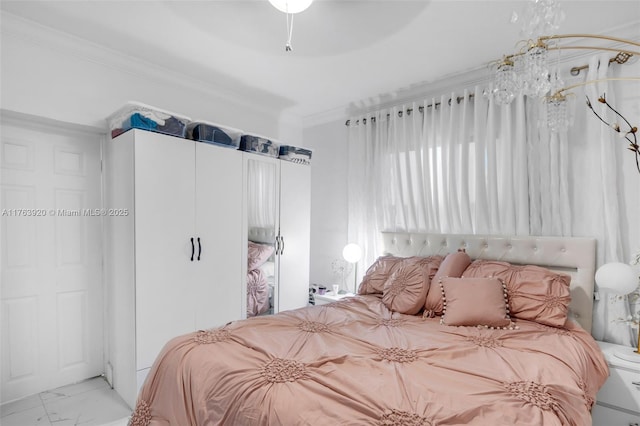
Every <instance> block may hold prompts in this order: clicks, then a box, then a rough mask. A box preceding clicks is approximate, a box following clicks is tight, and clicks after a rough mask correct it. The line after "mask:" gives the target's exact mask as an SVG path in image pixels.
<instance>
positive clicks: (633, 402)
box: [591, 342, 640, 426]
mask: <svg viewBox="0 0 640 426" xmlns="http://www.w3.org/2000/svg"><path fill="white" fill-rule="evenodd" d="M598 345H599V346H600V349H602V352H603V353H604V356H605V358H606V359H607V363H608V364H609V379H608V380H607V381H606V382H605V383H604V385H603V386H602V388H600V391H599V392H598V395H597V396H596V405H594V406H593V410H592V412H591V414H592V417H593V426H640V363H637V362H629V361H625V360H623V359H620V358H618V357H616V356H615V355H614V351H616V350H619V349H621V348H623V346H620V345H614V344H612V343H606V342H598ZM638 356H640V355H638Z"/></svg>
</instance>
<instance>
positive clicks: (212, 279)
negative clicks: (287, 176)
mask: <svg viewBox="0 0 640 426" xmlns="http://www.w3.org/2000/svg"><path fill="white" fill-rule="evenodd" d="M242 164H243V162H242V154H241V153H240V152H238V151H235V150H232V149H229V148H222V147H217V146H213V145H208V144H205V143H197V144H196V196H195V202H196V234H197V236H198V237H199V238H200V246H199V247H198V248H200V247H201V248H202V256H201V260H200V261H198V262H196V264H195V265H194V266H195V267H196V268H197V276H198V282H197V285H198V296H197V297H196V298H195V302H194V303H195V308H196V309H195V311H196V328H197V329H205V328H211V327H216V326H220V325H224V324H225V323H227V322H229V321H234V320H238V319H240V318H241V315H242V309H241V303H242V294H241V292H242V262H241V259H242V249H243V247H242V239H241V238H240V236H241V235H242V218H243V215H242V214H241V207H242V194H243V192H242Z"/></svg>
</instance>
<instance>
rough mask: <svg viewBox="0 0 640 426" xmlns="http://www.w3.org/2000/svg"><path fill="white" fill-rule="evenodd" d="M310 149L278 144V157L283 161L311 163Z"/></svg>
mask: <svg viewBox="0 0 640 426" xmlns="http://www.w3.org/2000/svg"><path fill="white" fill-rule="evenodd" d="M311 154H312V151H311V150H310V149H307V148H300V147H297V146H290V145H280V151H279V154H278V158H280V159H281V160H284V161H291V162H292V163H298V164H307V165H309V164H311Z"/></svg>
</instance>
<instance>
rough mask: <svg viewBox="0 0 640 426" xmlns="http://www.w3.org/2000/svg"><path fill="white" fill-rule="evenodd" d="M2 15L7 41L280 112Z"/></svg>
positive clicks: (224, 89) (265, 111)
mask: <svg viewBox="0 0 640 426" xmlns="http://www.w3.org/2000/svg"><path fill="white" fill-rule="evenodd" d="M0 18H1V19H2V24H1V25H0V34H1V35H2V40H3V41H4V40H5V39H6V38H12V39H16V40H19V41H22V42H26V43H29V44H32V45H36V46H39V47H42V48H45V49H50V50H55V51H57V52H60V53H61V54H63V55H68V56H72V57H75V58H78V59H80V60H84V61H88V62H92V63H95V64H98V65H101V66H103V67H107V68H113V69H116V70H118V71H120V72H124V73H128V74H132V75H136V76H139V77H142V78H144V79H146V80H150V81H153V82H155V83H158V84H162V85H166V84H170V85H173V86H178V87H180V88H183V89H185V90H188V91H195V92H197V93H198V94H199V96H203V95H206V96H210V97H212V98H213V99H214V100H215V101H219V102H221V103H222V102H225V103H231V104H235V105H238V106H239V107H241V108H245V109H249V110H252V111H254V112H256V113H259V114H262V115H267V116H274V117H277V115H278V111H274V109H273V105H272V104H269V103H268V102H267V103H265V104H264V105H262V104H261V103H256V102H254V101H253V100H251V101H249V100H247V93H240V92H239V91H237V90H232V89H230V88H229V87H226V86H221V85H216V84H215V83H213V82H212V81H205V80H203V79H201V78H195V77H193V76H189V75H186V74H184V73H180V72H177V71H174V70H171V69H169V68H166V67H162V66H160V65H158V64H154V63H151V62H148V61H144V60H141V59H139V58H136V57H133V56H129V55H127V54H124V53H121V52H118V51H116V50H113V49H110V48H108V47H106V46H103V45H100V44H96V43H93V42H90V41H88V40H86V39H83V38H80V37H76V36H74V35H71V34H68V33H65V32H63V31H59V30H56V29H53V28H50V27H47V26H44V25H41V24H38V23H36V22H33V21H31V20H28V19H25V18H22V17H20V16H17V15H14V14H12V13H8V12H5V11H1V12H0Z"/></svg>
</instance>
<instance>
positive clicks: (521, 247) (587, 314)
mask: <svg viewBox="0 0 640 426" xmlns="http://www.w3.org/2000/svg"><path fill="white" fill-rule="evenodd" d="M382 247H383V253H382V254H390V255H394V256H401V257H408V256H430V255H435V254H439V255H443V256H445V255H447V254H448V253H451V252H455V251H457V250H458V249H465V250H466V252H467V254H469V256H470V257H471V258H472V259H491V260H501V261H504V262H509V263H515V264H522V265H539V266H543V267H546V268H549V269H551V270H554V271H559V272H564V273H566V274H569V275H571V305H570V306H569V309H570V312H569V316H570V317H571V318H573V319H574V320H575V321H577V322H578V323H579V324H580V325H581V326H582V327H583V328H584V329H585V330H587V331H588V332H591V321H592V317H593V288H594V276H595V266H596V240H595V239H593V238H578V237H535V236H497V235H458V234H426V233H401V232H382Z"/></svg>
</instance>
